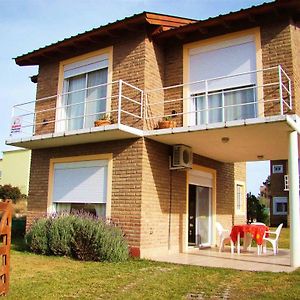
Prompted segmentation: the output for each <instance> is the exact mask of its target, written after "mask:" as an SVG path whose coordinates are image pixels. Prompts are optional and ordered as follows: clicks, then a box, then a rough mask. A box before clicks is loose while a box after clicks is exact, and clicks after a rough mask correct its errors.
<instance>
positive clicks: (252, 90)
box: [144, 65, 292, 129]
mask: <svg viewBox="0 0 300 300" xmlns="http://www.w3.org/2000/svg"><path fill="white" fill-rule="evenodd" d="M144 106H145V108H144V112H145V120H146V121H147V123H148V127H149V129H153V128H155V127H157V123H158V121H160V120H164V119H171V118H172V119H173V118H174V119H175V120H177V121H178V120H179V124H181V126H191V125H200V124H201V125H202V124H211V123H217V122H226V121H233V120H242V119H248V118H257V117H263V116H272V115H283V114H286V113H288V112H290V111H291V110H292V92H291V80H290V78H289V77H288V75H287V74H286V72H285V71H284V70H283V69H282V67H281V66H280V65H279V66H276V67H270V68H267V69H262V70H255V71H251V72H243V73H237V74H233V75H228V76H221V77H216V78H210V79H206V80H200V81H195V82H189V83H184V84H179V85H174V86H168V87H163V88H159V89H154V90H150V91H147V92H145V102H144Z"/></svg>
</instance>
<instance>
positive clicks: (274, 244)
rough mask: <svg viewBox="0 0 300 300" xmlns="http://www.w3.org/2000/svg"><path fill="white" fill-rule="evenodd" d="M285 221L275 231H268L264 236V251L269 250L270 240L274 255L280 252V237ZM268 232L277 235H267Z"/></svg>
mask: <svg viewBox="0 0 300 300" xmlns="http://www.w3.org/2000/svg"><path fill="white" fill-rule="evenodd" d="M282 226H283V223H281V224H280V225H279V226H278V227H277V229H276V230H275V231H266V232H265V234H264V237H263V253H266V252H267V246H266V244H267V242H270V243H271V244H272V247H273V252H274V255H276V254H278V239H279V235H280V232H281V229H282ZM266 234H269V235H270V234H271V235H275V238H270V237H265V235H266Z"/></svg>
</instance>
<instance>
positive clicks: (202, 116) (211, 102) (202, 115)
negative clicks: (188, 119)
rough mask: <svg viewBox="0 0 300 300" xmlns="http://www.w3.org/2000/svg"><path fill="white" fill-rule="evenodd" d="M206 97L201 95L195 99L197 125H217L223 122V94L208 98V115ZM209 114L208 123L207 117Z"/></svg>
mask: <svg viewBox="0 0 300 300" xmlns="http://www.w3.org/2000/svg"><path fill="white" fill-rule="evenodd" d="M205 100H206V99H205V96H204V95H201V96H198V97H195V98H194V101H195V105H194V107H195V110H196V111H197V112H196V113H195V121H196V125H201V124H206V123H216V122H221V121H222V94H221V93H217V94H213V95H209V96H208V113H207V109H206V103H205ZM207 114H208V121H207V116H206V115H207Z"/></svg>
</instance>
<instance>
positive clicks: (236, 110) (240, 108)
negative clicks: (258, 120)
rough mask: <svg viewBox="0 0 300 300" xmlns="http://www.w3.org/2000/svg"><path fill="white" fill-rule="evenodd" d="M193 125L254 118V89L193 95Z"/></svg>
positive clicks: (255, 107)
mask: <svg viewBox="0 0 300 300" xmlns="http://www.w3.org/2000/svg"><path fill="white" fill-rule="evenodd" d="M191 99H192V107H191V111H195V115H194V116H191V119H192V121H193V123H194V124H193V125H202V124H209V123H217V122H226V121H233V120H241V119H248V118H255V117H256V116H257V115H256V111H257V104H256V103H255V102H256V91H255V87H251V86H250V87H243V88H240V89H230V90H221V91H214V92H209V93H208V96H207V97H206V95H205V94H204V93H201V94H199V95H193V96H192V97H191Z"/></svg>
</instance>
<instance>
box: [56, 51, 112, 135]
mask: <svg viewBox="0 0 300 300" xmlns="http://www.w3.org/2000/svg"><path fill="white" fill-rule="evenodd" d="M104 55H107V57H108V67H107V69H108V70H107V94H106V97H107V100H106V111H110V110H111V96H112V84H111V83H112V72H113V46H110V47H107V48H103V49H100V50H97V51H92V52H89V53H86V54H83V55H79V56H76V57H72V58H70V59H66V60H63V61H61V62H60V63H59V74H58V85H57V95H58V97H57V100H56V108H58V107H61V106H62V105H63V99H62V98H63V97H61V95H62V94H63V91H64V82H65V78H64V69H65V66H67V65H71V64H75V63H78V62H80V61H83V60H87V59H92V58H93V57H96V56H104ZM84 74H87V73H84ZM84 106H86V103H85V104H84ZM62 111H63V109H59V110H58V109H57V110H56V112H55V133H56V132H62V131H66V130H67V126H66V122H62V121H60V120H61V119H64V116H63V112H62ZM83 128H85V127H83Z"/></svg>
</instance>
